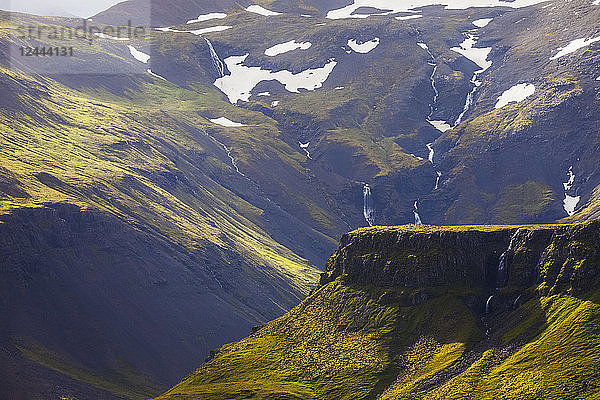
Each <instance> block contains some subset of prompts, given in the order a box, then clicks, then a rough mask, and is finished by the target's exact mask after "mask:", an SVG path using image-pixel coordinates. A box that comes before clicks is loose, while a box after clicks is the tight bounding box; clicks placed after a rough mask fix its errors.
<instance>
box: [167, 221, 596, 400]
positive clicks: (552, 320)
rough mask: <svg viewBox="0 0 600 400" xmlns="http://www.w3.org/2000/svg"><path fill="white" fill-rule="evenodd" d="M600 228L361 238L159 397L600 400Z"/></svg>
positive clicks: (355, 235) (388, 233)
mask: <svg viewBox="0 0 600 400" xmlns="http://www.w3.org/2000/svg"><path fill="white" fill-rule="evenodd" d="M599 229H600V226H599V224H598V223H597V222H593V223H587V224H580V225H572V226H515V227H463V228H443V227H440V228H438V227H422V228H420V227H414V226H412V227H411V226H407V227H398V228H372V229H363V230H359V231H356V232H352V233H350V234H348V235H345V236H344V238H343V239H342V241H341V243H340V247H339V249H338V250H337V251H336V253H335V254H334V255H333V256H332V258H331V259H330V260H329V262H328V264H327V272H326V273H325V274H324V275H323V277H322V279H321V286H320V288H319V289H317V290H315V291H314V292H313V293H312V294H311V296H310V297H308V298H307V299H306V300H305V301H303V302H302V303H301V304H300V305H299V306H298V307H296V308H294V309H293V310H292V311H290V312H289V313H288V314H286V315H285V316H283V317H281V318H279V319H277V320H275V321H273V322H270V323H268V324H266V325H264V326H263V327H261V329H260V330H258V331H257V332H256V333H254V334H253V335H251V336H250V337H248V338H247V339H244V340H242V341H240V342H238V343H234V344H231V345H226V346H223V347H222V348H220V349H219V350H218V351H216V352H214V353H213V354H212V355H211V357H210V358H209V359H208V360H207V362H206V364H205V365H204V366H202V367H201V368H199V369H198V370H197V371H196V372H194V373H193V374H191V375H190V376H189V377H188V378H187V379H186V380H184V381H183V382H182V383H181V384H179V385H177V386H175V387H174V388H173V389H171V390H170V391H168V392H167V393H166V394H164V395H163V396H161V397H159V398H160V399H197V398H202V399H222V398H235V397H236V396H238V397H239V396H245V398H256V399H267V398H291V399H313V398H314V399H400V398H423V399H438V398H439V399H442V398H444V399H445V398H457V399H458V398H490V399H492V398H522V399H534V398H535V399H539V398H556V399H558V398H596V396H598V395H599V394H600V386H599V385H598V384H597V382H598V371H599V369H598V366H599V363H600V359H599V358H598V357H597V354H598V349H599V346H600V342H598V333H599V329H600V326H599V325H598V316H599V313H600V305H599V304H598V301H599V299H600V297H599V296H600V293H599V292H598V277H599V276H600V274H599V272H600V269H599V268H600V258H599V256H598V252H597V249H598V237H599V236H598V233H599ZM507 249H508V250H507ZM502 265H503V267H502V268H499V266H502Z"/></svg>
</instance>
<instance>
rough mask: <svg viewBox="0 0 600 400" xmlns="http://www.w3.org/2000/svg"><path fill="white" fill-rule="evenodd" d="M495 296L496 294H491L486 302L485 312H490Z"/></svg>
mask: <svg viewBox="0 0 600 400" xmlns="http://www.w3.org/2000/svg"><path fill="white" fill-rule="evenodd" d="M493 298H494V295H491V296H490V297H488V299H487V301H486V302H485V313H486V314H489V312H490V303H491V302H492V299H493Z"/></svg>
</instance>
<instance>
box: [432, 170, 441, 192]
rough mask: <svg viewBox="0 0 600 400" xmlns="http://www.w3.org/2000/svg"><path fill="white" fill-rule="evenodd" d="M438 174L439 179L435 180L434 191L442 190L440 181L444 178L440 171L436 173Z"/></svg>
mask: <svg viewBox="0 0 600 400" xmlns="http://www.w3.org/2000/svg"><path fill="white" fill-rule="evenodd" d="M435 173H436V174H437V178H435V187H434V188H433V190H438V189H439V188H440V179H441V178H442V173H441V172H440V171H435Z"/></svg>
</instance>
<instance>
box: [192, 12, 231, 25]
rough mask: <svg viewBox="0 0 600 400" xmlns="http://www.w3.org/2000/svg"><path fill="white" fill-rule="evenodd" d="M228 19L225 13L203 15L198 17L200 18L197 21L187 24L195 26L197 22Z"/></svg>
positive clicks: (193, 20)
mask: <svg viewBox="0 0 600 400" xmlns="http://www.w3.org/2000/svg"><path fill="white" fill-rule="evenodd" d="M226 17H227V14H225V13H209V14H202V15H200V16H198V18H196V19H191V20H189V21H188V22H187V23H188V24H194V23H196V22H204V21H210V20H211V19H223V18H226Z"/></svg>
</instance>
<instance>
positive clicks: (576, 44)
mask: <svg viewBox="0 0 600 400" xmlns="http://www.w3.org/2000/svg"><path fill="white" fill-rule="evenodd" d="M596 42H600V36H598V37H595V38H591V39H585V38H580V39H575V40H572V41H571V42H570V43H569V44H568V45H566V46H565V47H559V48H558V53H556V55H554V56H552V57H550V59H551V60H556V59H557V58H560V57H563V56H566V55H567V54H571V53H573V52H575V51H577V50H579V49H582V48H584V47H587V46H589V45H590V44H592V43H596Z"/></svg>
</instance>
